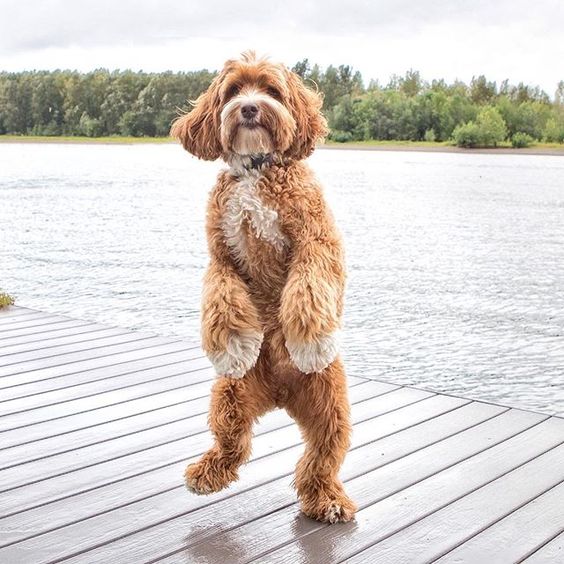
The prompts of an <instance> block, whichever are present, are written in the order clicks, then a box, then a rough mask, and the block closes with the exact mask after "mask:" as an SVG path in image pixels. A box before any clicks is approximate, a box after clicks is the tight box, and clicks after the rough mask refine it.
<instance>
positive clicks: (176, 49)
mask: <svg viewBox="0 0 564 564" xmlns="http://www.w3.org/2000/svg"><path fill="white" fill-rule="evenodd" d="M0 13H2V16H3V21H4V22H8V25H6V24H5V25H4V26H3V29H2V34H0V68H5V69H10V70H21V69H23V68H78V69H80V70H89V69H92V68H96V67H101V66H104V67H107V68H134V69H141V68H142V69H144V70H165V69H168V68H170V69H172V70H192V69H199V68H203V67H207V68H212V69H214V68H218V67H219V66H220V65H221V64H222V62H223V61H224V60H225V59H226V58H227V57H232V56H234V55H236V54H237V53H238V52H240V51H242V50H244V49H248V48H255V49H257V50H258V51H259V52H261V53H269V54H271V55H273V57H274V58H276V59H280V60H282V61H284V62H286V63H288V64H293V63H294V62H296V61H297V60H299V59H302V58H304V57H309V59H310V60H311V61H314V62H318V63H320V64H321V65H324V66H326V65H328V64H330V63H336V64H339V63H346V64H351V65H353V66H354V67H355V68H357V69H359V70H361V72H362V73H363V75H364V77H365V79H366V80H369V79H370V78H377V79H380V80H381V81H383V82H385V81H386V80H387V78H388V77H389V76H390V74H392V73H402V72H404V71H405V70H407V69H409V68H414V69H418V70H420V71H421V73H422V75H423V76H424V77H426V78H428V79H430V78H435V77H444V78H446V79H447V80H449V79H454V78H457V77H458V78H461V79H463V80H469V79H470V78H471V77H472V76H473V75H476V74H482V73H484V74H486V75H487V76H488V77H490V78H491V79H495V80H502V79H504V78H506V77H507V78H510V79H511V80H512V81H514V82H518V81H521V80H522V81H525V82H529V83H533V84H540V85H541V86H542V87H543V88H545V89H547V90H548V91H549V92H550V93H551V94H552V92H553V90H554V88H555V86H556V83H557V82H558V80H561V79H562V78H564V77H563V76H562V60H564V42H563V41H562V29H564V2H562V1H561V0H539V1H537V2H536V3H534V4H531V3H530V1H529V0H498V1H496V2H492V1H491V0H487V1H486V0H473V1H470V0H419V1H417V0H350V1H349V2H347V3H345V2H342V1H340V0H339V1H337V0H326V1H312V0H284V1H283V2H265V0H260V1H259V0H236V1H233V0H229V1H227V0H206V1H205V2H186V1H180V0H137V1H132V0H111V1H109V0H96V1H92V0H80V1H78V0H74V1H71V0H27V1H26V2H12V1H9V0H0Z"/></svg>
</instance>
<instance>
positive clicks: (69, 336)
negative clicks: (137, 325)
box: [0, 327, 129, 359]
mask: <svg viewBox="0 0 564 564" xmlns="http://www.w3.org/2000/svg"><path fill="white" fill-rule="evenodd" d="M108 330H109V328H107V327H98V328H97V329H92V330H89V331H79V332H78V333H72V334H71V335H64V336H55V337H49V338H48V339H40V340H39V341H25V342H22V343H20V344H11V345H0V359H2V358H4V357H5V356H10V355H13V354H20V353H25V352H32V351H42V350H46V349H52V348H55V347H62V346H70V345H75V344H76V345H78V344H80V343H84V342H87V341H94V340H96V339H103V338H104V337H97V338H96V339H84V340H82V341H73V342H70V343H60V344H58V345H47V346H45V347H34V346H31V347H30V348H29V349H25V350H21V351H17V352H11V353H5V352H4V353H3V352H2V349H7V348H9V347H17V346H23V345H33V343H38V342H42V343H44V342H45V341H52V340H55V339H72V338H73V337H77V336H79V335H89V334H93V333H100V332H101V331H108ZM127 333H129V331H128V330H123V331H120V332H118V333H115V334H114V335H111V336H112V337H119V336H120V335H126V334H127Z"/></svg>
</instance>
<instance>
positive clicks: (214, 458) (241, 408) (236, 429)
mask: <svg viewBox="0 0 564 564" xmlns="http://www.w3.org/2000/svg"><path fill="white" fill-rule="evenodd" d="M260 360H261V359H259V361H260ZM260 364H262V363H261V362H259V363H257V366H255V367H254V368H252V369H251V370H249V371H248V372H247V374H245V376H244V377H243V378H227V377H220V378H219V379H218V380H217V381H216V382H215V384H214V385H213V388H212V394H211V404H210V411H209V426H210V429H211V431H212V433H213V435H214V439H215V440H214V445H213V446H212V447H211V448H210V449H209V450H208V451H207V452H206V453H205V454H204V455H203V456H202V457H201V458H200V460H198V462H196V463H194V464H190V465H189V466H188V467H187V468H186V472H185V478H186V486H187V488H188V489H189V490H190V491H192V492H194V493H197V494H210V493H214V492H218V491H220V490H222V489H223V488H225V487H227V486H228V485H229V484H230V483H231V482H233V481H234V480H237V478H238V472H237V470H238V468H239V466H240V465H241V464H243V463H244V462H246V461H247V460H248V458H249V456H250V455H251V439H252V427H253V424H254V423H255V421H256V420H257V419H258V418H259V417H260V416H261V415H263V414H264V413H266V412H267V411H269V410H271V409H273V408H274V407H275V406H274V402H273V398H272V394H271V393H270V391H269V389H268V388H267V386H266V385H265V381H264V379H263V378H261V369H260V367H259V365H260Z"/></svg>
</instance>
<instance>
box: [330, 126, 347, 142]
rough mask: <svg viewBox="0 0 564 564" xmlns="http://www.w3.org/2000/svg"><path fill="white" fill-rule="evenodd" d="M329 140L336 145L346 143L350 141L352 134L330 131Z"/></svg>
mask: <svg viewBox="0 0 564 564" xmlns="http://www.w3.org/2000/svg"><path fill="white" fill-rule="evenodd" d="M329 139H330V140H331V141H335V142H336V143H346V142H347V141H352V133H351V132H350V131H341V130H340V129H336V130H333V131H331V133H330V134H329Z"/></svg>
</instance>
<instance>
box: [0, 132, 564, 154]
mask: <svg viewBox="0 0 564 564" xmlns="http://www.w3.org/2000/svg"><path fill="white" fill-rule="evenodd" d="M3 143H13V144H17V143H20V144H25V143H39V144H45V143H46V144H61V145H65V144H68V145H163V144H173V143H177V142H176V141H175V140H174V139H170V138H169V137H65V136H50V137H48V136H35V135H0V144H3ZM317 148H318V149H322V150H323V149H325V150H330V151H333V150H339V149H341V150H345V151H413V152H420V153H465V154H473V153H476V154H494V155H515V154H516V155H545V156H564V145H557V144H544V143H539V144H537V145H533V146H532V147H526V148H522V149H517V148H514V147H505V146H504V147H482V148H473V149H466V148H462V147H456V146H454V145H447V144H446V143H434V142H424V141H396V142H394V141H365V142H362V141H361V142H355V141H351V142H347V143H334V142H329V143H323V144H320V145H318V147H317Z"/></svg>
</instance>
